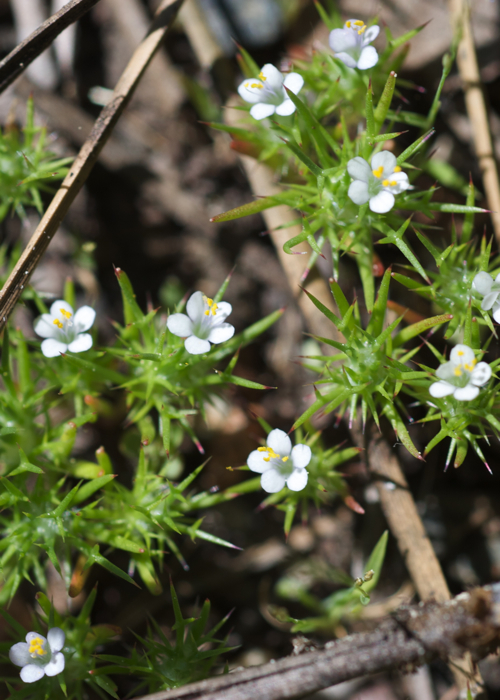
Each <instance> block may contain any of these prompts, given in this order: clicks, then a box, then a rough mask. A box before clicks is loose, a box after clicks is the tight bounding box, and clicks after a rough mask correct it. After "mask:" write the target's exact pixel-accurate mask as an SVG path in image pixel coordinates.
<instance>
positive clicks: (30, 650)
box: [9, 627, 65, 683]
mask: <svg viewBox="0 0 500 700" xmlns="http://www.w3.org/2000/svg"><path fill="white" fill-rule="evenodd" d="M64 639H65V635H64V632H63V631H62V629H60V628H59V627H52V629H50V630H49V631H48V633H47V638H45V637H44V636H43V635H41V634H38V632H28V634H27V635H26V641H25V642H18V643H17V644H14V646H12V647H11V648H10V651H9V659H10V660H11V661H12V663H13V664H15V665H16V666H22V668H21V673H20V676H21V680H22V681H24V682H25V683H34V682H35V681H39V680H40V678H43V677H44V676H57V674H58V673H61V672H62V671H64V664H65V661H64V654H63V653H62V652H61V649H62V648H63V646H64Z"/></svg>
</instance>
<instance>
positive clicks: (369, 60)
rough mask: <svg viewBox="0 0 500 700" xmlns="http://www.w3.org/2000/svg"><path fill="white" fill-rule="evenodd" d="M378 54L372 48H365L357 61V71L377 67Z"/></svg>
mask: <svg viewBox="0 0 500 700" xmlns="http://www.w3.org/2000/svg"><path fill="white" fill-rule="evenodd" d="M377 61H378V53H377V49H376V48H375V47H374V46H365V47H364V49H363V50H362V51H361V56H360V57H359V59H358V66H357V67H358V68H359V70H368V69H369V68H373V66H376V65H377Z"/></svg>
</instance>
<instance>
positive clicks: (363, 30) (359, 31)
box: [358, 25, 366, 35]
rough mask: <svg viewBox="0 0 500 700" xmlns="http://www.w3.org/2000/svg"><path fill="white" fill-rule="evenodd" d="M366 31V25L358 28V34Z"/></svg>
mask: <svg viewBox="0 0 500 700" xmlns="http://www.w3.org/2000/svg"><path fill="white" fill-rule="evenodd" d="M365 32H366V25H365V26H364V27H361V29H358V34H359V35H361V34H364V33H365Z"/></svg>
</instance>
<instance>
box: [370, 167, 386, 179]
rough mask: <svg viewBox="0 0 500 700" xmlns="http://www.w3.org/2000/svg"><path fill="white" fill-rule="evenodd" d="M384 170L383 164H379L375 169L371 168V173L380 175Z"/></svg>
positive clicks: (376, 175)
mask: <svg viewBox="0 0 500 700" xmlns="http://www.w3.org/2000/svg"><path fill="white" fill-rule="evenodd" d="M383 172H384V166H383V165H381V166H380V167H379V168H377V169H376V170H372V173H373V174H374V175H375V177H382V173H383Z"/></svg>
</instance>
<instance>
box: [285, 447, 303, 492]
mask: <svg viewBox="0 0 500 700" xmlns="http://www.w3.org/2000/svg"><path fill="white" fill-rule="evenodd" d="M304 447H305V445H304ZM308 478H309V474H308V473H307V469H294V470H293V472H292V473H291V474H290V476H289V477H288V479H287V480H286V485H287V486H288V488H289V489H290V491H302V489H305V487H306V485H307V479H308Z"/></svg>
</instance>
